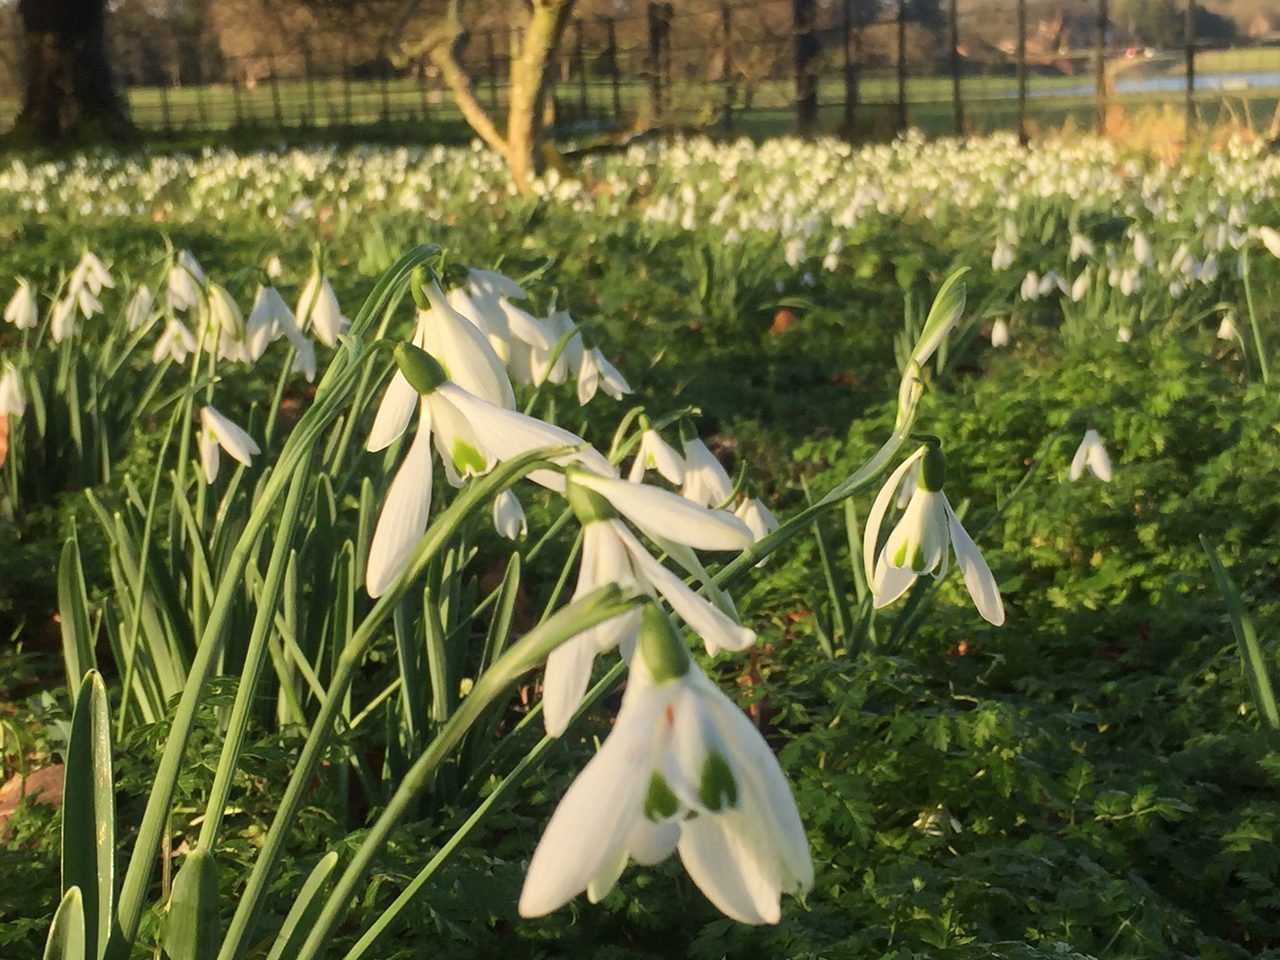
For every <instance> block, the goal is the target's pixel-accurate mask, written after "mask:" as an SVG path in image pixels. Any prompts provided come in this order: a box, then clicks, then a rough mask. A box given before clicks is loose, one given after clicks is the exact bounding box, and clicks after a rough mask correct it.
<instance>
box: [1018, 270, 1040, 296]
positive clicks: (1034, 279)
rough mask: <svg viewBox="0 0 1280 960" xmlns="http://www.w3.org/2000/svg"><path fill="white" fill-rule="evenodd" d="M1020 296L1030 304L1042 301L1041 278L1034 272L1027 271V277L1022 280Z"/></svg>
mask: <svg viewBox="0 0 1280 960" xmlns="http://www.w3.org/2000/svg"><path fill="white" fill-rule="evenodd" d="M1018 295H1019V296H1020V297H1022V299H1023V300H1026V301H1028V302H1030V301H1032V300H1039V299H1040V276H1039V275H1038V274H1037V273H1036V272H1035V271H1034V270H1029V271H1027V275H1026V276H1025V277H1023V278H1022V287H1021V289H1020V290H1019V291H1018Z"/></svg>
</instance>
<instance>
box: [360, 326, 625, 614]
mask: <svg viewBox="0 0 1280 960" xmlns="http://www.w3.org/2000/svg"><path fill="white" fill-rule="evenodd" d="M395 357H396V364H397V366H398V367H399V369H398V371H397V373H398V374H400V375H401V381H402V382H403V384H404V385H405V388H407V390H408V397H409V405H408V409H407V412H406V411H405V409H404V404H403V398H402V397H401V396H399V394H400V393H401V392H402V388H401V387H399V386H397V380H396V378H394V377H393V378H392V383H391V384H390V385H389V386H388V388H387V394H386V396H384V398H383V403H382V406H381V408H380V409H379V410H378V414H377V416H376V417H375V418H374V425H373V429H372V430H371V431H370V435H369V439H368V442H367V443H366V445H365V446H366V449H368V450H381V449H383V448H384V447H387V446H390V444H391V443H393V442H394V441H395V440H396V439H397V438H398V437H399V436H400V435H401V434H402V433H404V431H405V428H406V427H407V426H408V422H407V421H408V420H409V419H410V418H411V417H412V416H413V408H414V406H415V405H416V406H417V408H418V431H417V433H416V434H415V435H414V438H413V442H412V443H411V444H410V445H409V452H408V453H407V454H406V455H405V458H404V461H403V462H402V463H401V464H400V468H399V470H397V471H396V475H395V478H394V479H393V480H392V481H391V487H390V489H389V490H388V491H387V496H386V499H385V501H384V502H383V506H382V512H381V513H380V514H379V516H378V524H377V527H376V528H375V530H374V533H373V542H372V544H371V545H370V547H369V560H368V563H367V564H366V565H365V589H366V590H367V591H368V592H369V596H371V597H380V596H382V594H384V593H386V591H387V590H388V589H390V587H391V586H392V584H394V583H395V581H396V579H397V578H398V577H399V576H400V574H401V573H402V572H403V571H404V568H405V566H406V565H407V564H408V562H409V559H410V557H412V555H413V550H414V547H415V546H416V545H417V543H418V541H419V540H420V539H422V535H423V533H424V532H425V531H426V529H427V521H428V520H429V519H430V515H431V491H432V469H433V467H432V456H431V451H432V447H433V446H434V448H435V450H436V451H437V452H438V453H439V454H440V459H441V462H442V464H443V466H444V471H445V478H446V479H447V480H448V481H449V482H450V483H451V484H453V485H454V486H460V485H461V484H462V483H463V480H464V479H465V478H466V477H468V476H474V475H479V474H484V473H486V472H488V471H489V470H490V469H492V467H493V465H494V463H495V462H497V461H500V460H509V459H512V458H513V457H518V456H521V455H522V454H525V453H528V452H530V451H532V450H539V449H542V448H546V447H581V446H583V445H584V441H583V439H582V438H581V437H579V436H576V435H574V434H572V433H570V432H569V431H567V430H562V429H561V428H560V427H554V426H552V425H551V424H548V423H543V422H542V421H541V420H538V419H536V418H534V417H528V416H525V415H524V414H522V413H517V412H515V411H514V410H508V409H506V408H505V407H500V406H497V405H496V404H492V403H489V402H488V401H486V400H483V399H481V398H480V397H477V396H474V395H473V394H471V393H468V392H467V391H466V390H463V389H462V388H461V387H460V386H458V385H457V384H455V383H452V382H450V381H449V380H448V379H447V377H446V375H445V371H444V369H443V368H442V367H441V366H440V364H439V363H438V362H437V361H435V360H434V359H433V358H432V357H431V356H430V355H429V354H427V353H425V352H423V351H422V350H421V349H420V348H418V347H415V346H414V345H412V344H408V343H402V344H400V345H399V346H397V347H396V350H395ZM393 390H394V391H396V394H397V395H394V396H393V395H392V391H393ZM388 398H389V400H388ZM559 459H560V462H567V461H569V460H578V461H581V462H584V463H586V464H588V465H589V466H591V467H592V469H595V470H598V471H599V472H601V473H603V474H609V473H611V472H612V470H613V467H612V465H611V464H610V463H609V461H607V460H605V458H604V457H602V456H601V455H600V454H599V453H598V452H596V451H595V450H590V449H588V450H582V451H577V452H575V453H572V454H569V455H567V456H565V457H561V458H559ZM529 479H530V480H533V481H534V482H535V483H541V484H543V485H544V486H547V487H550V488H551V489H554V490H563V489H564V478H563V477H562V476H561V475H560V474H559V473H556V472H553V471H550V470H535V471H533V472H532V473H530V474H529ZM508 510H509V508H508Z"/></svg>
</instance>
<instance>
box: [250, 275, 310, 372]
mask: <svg viewBox="0 0 1280 960" xmlns="http://www.w3.org/2000/svg"><path fill="white" fill-rule="evenodd" d="M282 336H283V337H284V338H285V339H287V340H288V341H289V343H290V345H291V346H292V347H293V350H294V355H293V368H292V369H293V372H294V373H301V374H302V375H303V376H304V377H306V378H307V382H308V383H313V382H314V381H315V379H316V347H315V344H314V343H312V342H311V339H310V338H309V337H307V335H306V334H304V333H303V332H302V328H301V327H299V326H298V319H297V317H295V316H294V315H293V311H292V310H290V309H289V305H288V304H287V303H285V302H284V297H282V296H280V291H279V290H277V289H276V288H275V287H270V286H267V287H263V286H259V287H258V292H257V293H256V294H255V295H254V298H253V306H252V307H250V308H249V318H248V320H247V321H246V322H245V354H246V359H248V360H249V361H256V360H257V359H258V358H260V357H261V356H262V355H263V354H264V353H265V352H266V349H267V346H268V345H269V344H271V343H273V342H275V341H276V340H278V339H279V338H280V337H282Z"/></svg>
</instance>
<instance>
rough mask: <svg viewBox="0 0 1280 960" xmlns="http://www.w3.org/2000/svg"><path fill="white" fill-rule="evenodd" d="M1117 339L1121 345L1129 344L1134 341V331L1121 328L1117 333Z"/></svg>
mask: <svg viewBox="0 0 1280 960" xmlns="http://www.w3.org/2000/svg"><path fill="white" fill-rule="evenodd" d="M1116 339H1117V340H1119V341H1120V342H1121V343H1128V342H1129V341H1130V340H1132V339H1133V331H1132V330H1131V329H1129V328H1128V327H1121V328H1120V329H1119V330H1117V331H1116Z"/></svg>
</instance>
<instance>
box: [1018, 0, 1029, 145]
mask: <svg viewBox="0 0 1280 960" xmlns="http://www.w3.org/2000/svg"><path fill="white" fill-rule="evenodd" d="M1029 141H1030V136H1029V135H1028V133H1027V0H1018V142H1019V143H1020V144H1022V145H1023V146H1024V147H1025V146H1026V145H1027V143H1028V142H1029Z"/></svg>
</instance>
